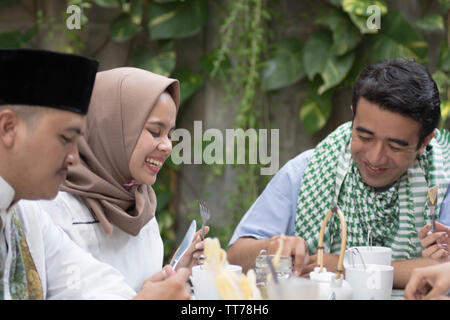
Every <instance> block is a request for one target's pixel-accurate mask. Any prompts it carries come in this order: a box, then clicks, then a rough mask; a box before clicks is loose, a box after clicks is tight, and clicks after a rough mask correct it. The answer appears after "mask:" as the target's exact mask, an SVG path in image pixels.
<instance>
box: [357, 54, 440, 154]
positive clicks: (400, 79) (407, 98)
mask: <svg viewBox="0 0 450 320" xmlns="http://www.w3.org/2000/svg"><path fill="white" fill-rule="evenodd" d="M361 97H363V98H365V99H366V100H368V101H370V102H372V103H375V104H377V105H379V106H380V108H383V109H386V110H389V111H392V112H396V113H400V114H402V115H404V116H407V117H409V118H412V119H414V120H416V121H418V122H420V123H421V124H422V128H421V130H420V133H419V144H418V146H417V148H419V147H420V145H421V144H422V142H423V140H424V139H425V137H426V136H428V135H429V134H430V133H431V132H433V130H434V129H435V128H436V127H437V125H438V123H439V120H440V118H441V109H440V104H441V101H440V98H439V91H438V88H437V86H436V83H435V82H434V80H433V79H432V78H431V76H430V74H429V72H428V71H427V69H426V68H425V67H424V66H422V65H420V64H418V63H416V62H414V61H413V60H412V59H404V58H398V59H393V60H385V61H381V62H377V63H374V64H372V65H369V66H368V67H367V68H366V69H364V70H363V71H362V72H361V74H360V75H359V76H358V78H357V79H356V82H355V85H354V87H353V97H352V107H353V117H355V115H356V108H357V104H358V101H359V99H360V98H361Z"/></svg>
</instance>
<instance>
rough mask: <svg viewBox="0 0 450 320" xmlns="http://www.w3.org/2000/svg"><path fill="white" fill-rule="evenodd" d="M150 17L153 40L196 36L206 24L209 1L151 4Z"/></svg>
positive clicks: (192, 0) (196, 0)
mask: <svg viewBox="0 0 450 320" xmlns="http://www.w3.org/2000/svg"><path fill="white" fill-rule="evenodd" d="M148 16H149V23H148V27H149V30H150V36H151V37H152V38H153V39H173V38H182V37H187V36H191V35H193V34H195V33H196V32H197V31H199V30H200V29H201V28H202V27H203V25H204V24H205V22H206V19H207V17H208V1H207V0H189V1H182V2H169V3H155V2H150V3H149V6H148Z"/></svg>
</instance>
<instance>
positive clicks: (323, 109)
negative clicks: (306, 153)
mask: <svg viewBox="0 0 450 320" xmlns="http://www.w3.org/2000/svg"><path fill="white" fill-rule="evenodd" d="M319 85H320V83H319V81H314V82H313V83H311V82H310V83H309V95H308V97H307V98H306V100H305V102H304V103H303V105H302V107H301V109H300V120H301V122H302V124H303V127H304V128H305V130H306V132H308V134H310V135H312V134H314V133H316V132H317V131H319V130H320V129H322V128H323V127H324V126H325V124H326V123H327V121H328V119H329V117H330V114H331V99H332V96H333V94H332V92H331V91H329V92H326V93H324V94H322V95H319V94H318V93H317V88H318V86H319Z"/></svg>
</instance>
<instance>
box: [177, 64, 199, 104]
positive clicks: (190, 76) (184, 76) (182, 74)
mask: <svg viewBox="0 0 450 320" xmlns="http://www.w3.org/2000/svg"><path fill="white" fill-rule="evenodd" d="M171 77H172V78H175V79H178V81H180V105H182V104H183V102H185V101H186V100H187V99H189V98H190V97H191V96H192V95H193V94H194V93H195V92H196V91H197V90H198V89H200V88H201V87H202V86H203V77H202V75H201V74H198V73H194V72H192V71H190V70H188V69H186V68H182V69H178V70H175V71H174V73H173V74H172V76H171Z"/></svg>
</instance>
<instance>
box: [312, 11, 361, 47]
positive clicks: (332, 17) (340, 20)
mask: <svg viewBox="0 0 450 320" xmlns="http://www.w3.org/2000/svg"><path fill="white" fill-rule="evenodd" d="M316 23H319V24H324V25H327V26H328V27H329V28H330V30H331V31H332V32H333V47H332V48H331V50H332V51H333V52H335V53H336V54H338V55H343V54H345V53H347V52H348V51H350V50H353V49H354V48H355V47H356V45H357V44H358V42H359V41H360V40H361V34H360V32H359V30H358V29H357V28H356V27H355V26H354V24H353V23H352V22H351V21H350V20H349V19H348V17H347V15H345V14H344V13H342V11H340V10H337V9H333V10H330V11H327V12H321V13H319V15H318V16H317V18H316Z"/></svg>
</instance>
